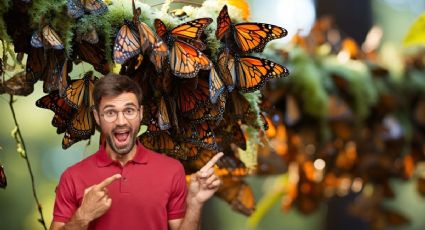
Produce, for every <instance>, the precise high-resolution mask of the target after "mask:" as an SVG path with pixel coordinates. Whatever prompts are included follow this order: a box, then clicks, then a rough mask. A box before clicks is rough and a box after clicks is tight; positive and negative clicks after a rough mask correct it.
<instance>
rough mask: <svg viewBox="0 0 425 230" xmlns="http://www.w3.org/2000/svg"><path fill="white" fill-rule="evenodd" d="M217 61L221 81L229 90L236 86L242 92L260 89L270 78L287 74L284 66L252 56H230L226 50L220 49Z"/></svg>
mask: <svg viewBox="0 0 425 230" xmlns="http://www.w3.org/2000/svg"><path fill="white" fill-rule="evenodd" d="M222 55H225V56H227V57H223V56H222ZM222 59H224V60H222ZM218 61H219V66H221V67H220V70H221V73H222V76H223V82H224V83H225V85H226V86H227V88H228V91H229V92H231V91H232V89H233V88H234V87H236V88H238V89H239V91H240V92H242V93H250V92H253V91H256V90H259V89H261V88H262V87H263V86H264V84H265V83H266V81H268V80H270V79H275V78H279V77H286V76H288V75H289V71H288V69H287V68H285V67H284V66H282V65H279V64H277V63H274V62H272V61H270V60H267V59H263V58H258V57H254V56H242V57H239V56H237V55H236V56H232V55H231V54H230V53H229V52H228V51H222V52H221V53H220V54H219V60H218ZM226 63H227V67H226Z"/></svg>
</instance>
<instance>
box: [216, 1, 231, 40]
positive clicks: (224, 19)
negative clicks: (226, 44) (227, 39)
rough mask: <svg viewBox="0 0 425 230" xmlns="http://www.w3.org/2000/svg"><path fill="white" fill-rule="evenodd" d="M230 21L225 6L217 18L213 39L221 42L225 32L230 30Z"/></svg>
mask: <svg viewBox="0 0 425 230" xmlns="http://www.w3.org/2000/svg"><path fill="white" fill-rule="evenodd" d="M231 24H232V21H231V20H230V17H229V13H228V12H227V5H224V6H223V8H222V9H221V11H220V13H219V14H218V17H217V30H216V31H215V37H216V38H217V39H218V40H221V39H222V38H223V37H224V35H225V34H226V32H227V31H229V29H230V25H231Z"/></svg>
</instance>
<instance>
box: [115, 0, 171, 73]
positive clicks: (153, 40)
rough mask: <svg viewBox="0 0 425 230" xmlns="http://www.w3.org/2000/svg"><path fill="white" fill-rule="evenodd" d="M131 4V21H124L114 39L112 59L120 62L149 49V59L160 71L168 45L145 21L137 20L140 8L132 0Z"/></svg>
mask: <svg viewBox="0 0 425 230" xmlns="http://www.w3.org/2000/svg"><path fill="white" fill-rule="evenodd" d="M132 6H133V21H132V22H129V21H125V24H124V25H123V26H122V27H121V29H120V31H119V32H118V34H117V37H116V39H115V45H114V60H115V61H116V62H117V63H120V64H122V63H124V62H125V61H127V60H128V59H130V58H132V57H134V56H136V55H138V54H139V53H140V52H141V51H142V52H143V53H145V52H146V51H151V53H150V60H151V61H152V63H153V64H154V65H155V68H156V70H157V71H158V72H160V71H161V68H162V63H163V61H164V57H165V56H167V54H168V47H167V45H166V44H165V43H164V42H163V41H162V40H161V38H159V37H158V36H157V35H156V34H155V33H154V32H153V31H152V29H151V28H150V27H149V26H148V25H146V23H144V22H141V21H140V20H139V16H140V14H141V9H140V8H137V9H136V7H135V4H134V0H133V1H132Z"/></svg>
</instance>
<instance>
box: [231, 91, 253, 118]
mask: <svg viewBox="0 0 425 230" xmlns="http://www.w3.org/2000/svg"><path fill="white" fill-rule="evenodd" d="M228 100H229V103H228V104H227V105H228V106H226V110H225V115H226V118H227V119H226V120H228V121H234V120H242V122H243V123H249V122H250V121H252V120H255V119H256V118H257V115H256V114H255V113H254V112H253V110H252V109H251V104H250V103H249V101H248V100H247V99H246V98H245V97H244V96H243V95H241V94H240V93H239V92H237V91H233V92H231V93H230V96H229V98H228Z"/></svg>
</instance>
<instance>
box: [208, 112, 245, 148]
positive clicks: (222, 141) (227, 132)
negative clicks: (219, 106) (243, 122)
mask: <svg viewBox="0 0 425 230" xmlns="http://www.w3.org/2000/svg"><path fill="white" fill-rule="evenodd" d="M214 130H215V132H214V134H215V139H216V142H217V145H218V150H219V151H222V152H224V153H227V154H228V155H231V154H229V153H231V152H233V151H232V149H231V146H230V144H231V143H233V144H235V145H236V146H238V147H239V148H241V149H242V150H246V139H245V135H244V133H243V131H242V129H241V127H240V126H239V124H238V123H236V122H227V121H225V120H222V121H221V123H220V125H219V127H217V128H215V129H214Z"/></svg>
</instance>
